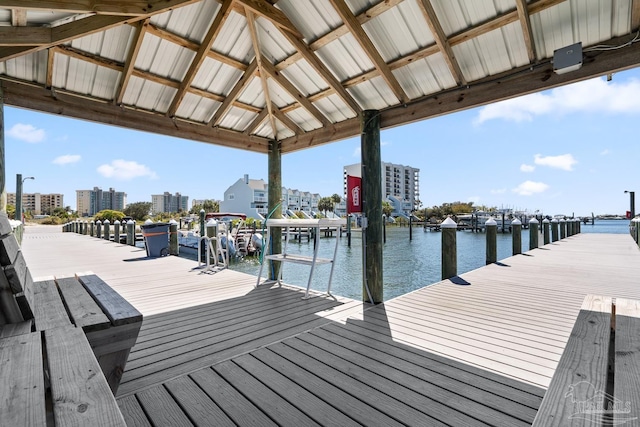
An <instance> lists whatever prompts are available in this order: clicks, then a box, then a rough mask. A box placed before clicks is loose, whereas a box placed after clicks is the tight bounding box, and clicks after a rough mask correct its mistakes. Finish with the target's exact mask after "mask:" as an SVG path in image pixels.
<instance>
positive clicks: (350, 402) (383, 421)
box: [251, 344, 403, 427]
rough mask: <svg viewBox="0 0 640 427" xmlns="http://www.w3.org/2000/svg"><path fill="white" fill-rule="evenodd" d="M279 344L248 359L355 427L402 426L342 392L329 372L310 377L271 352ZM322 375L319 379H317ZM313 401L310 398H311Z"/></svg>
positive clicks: (297, 366)
mask: <svg viewBox="0 0 640 427" xmlns="http://www.w3.org/2000/svg"><path fill="white" fill-rule="evenodd" d="M278 347H279V345H278V344H275V345H273V346H269V347H264V348H260V349H258V350H256V351H254V352H252V353H251V356H253V357H255V358H256V359H257V360H259V361H261V362H262V363H264V364H265V365H267V366H268V367H269V368H270V369H274V370H276V371H277V372H278V373H279V374H280V375H283V376H284V377H286V378H288V379H289V380H291V381H292V382H294V383H295V384H297V385H298V386H299V387H302V388H304V389H305V390H306V391H307V392H309V393H311V394H313V396H315V397H316V398H317V399H319V400H320V401H321V402H325V403H326V404H328V405H330V406H332V407H334V408H336V409H337V410H339V411H341V412H343V413H344V414H347V415H348V416H349V417H351V418H353V419H354V420H355V421H357V422H358V423H360V424H362V425H365V426H369V425H376V424H379V425H384V426H389V427H397V426H401V425H403V424H402V423H400V422H399V421H397V420H395V419H393V418H391V417H389V416H388V415H387V414H385V413H384V412H382V411H381V410H380V409H379V408H376V407H375V406H371V405H369V404H368V402H367V401H363V400H359V399H358V398H357V397H355V396H353V395H352V394H350V393H348V392H346V391H343V390H342V389H341V388H339V387H338V386H337V385H336V384H335V383H334V381H333V378H334V377H333V376H332V375H331V372H330V370H329V369H327V370H326V375H325V373H324V372H322V371H320V372H316V374H315V375H314V374H312V373H310V372H309V371H308V370H306V369H305V368H304V366H301V365H298V364H296V363H294V361H295V357H292V359H287V358H285V357H283V356H281V355H280V354H278V353H276V352H274V350H273V349H274V348H275V349H276V350H277V348H278ZM318 374H321V375H318ZM310 399H312V398H310Z"/></svg>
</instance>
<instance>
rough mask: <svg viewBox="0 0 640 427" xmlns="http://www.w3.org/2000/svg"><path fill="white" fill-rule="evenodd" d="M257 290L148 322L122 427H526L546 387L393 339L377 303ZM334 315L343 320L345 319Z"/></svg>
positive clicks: (125, 394)
mask: <svg viewBox="0 0 640 427" xmlns="http://www.w3.org/2000/svg"><path fill="white" fill-rule="evenodd" d="M301 295H302V291H301V290H298V289H295V288H288V287H283V288H275V287H274V288H268V287H260V288H258V289H257V290H255V292H251V293H249V294H247V295H246V296H244V297H240V298H234V299H231V300H228V301H223V302H216V303H211V304H206V305H202V306H198V307H193V308H189V309H184V310H179V311H175V312H171V313H165V314H164V315H157V316H150V317H148V318H146V319H145V320H144V324H143V327H142V330H141V333H140V337H139V339H138V342H137V344H136V346H135V347H134V349H133V350H132V352H131V356H130V359H129V363H128V365H127V371H126V372H125V375H124V377H123V381H122V384H121V386H120V390H119V398H118V402H119V405H120V408H121V410H122V412H123V414H124V416H125V419H126V420H127V423H128V425H131V426H138V425H180V426H183V425H215V426H224V425H260V426H263V425H304V426H311V425H340V426H347V425H385V426H393V425H444V424H449V425H485V424H491V425H505V426H507V425H508V426H517V425H530V424H531V422H532V421H533V419H534V417H535V414H536V411H537V408H538V407H539V405H540V402H541V400H542V396H543V394H544V390H543V389H542V388H538V387H535V386H533V385H530V384H526V383H522V382H519V381H517V380H514V379H510V378H506V377H504V376H501V375H498V374H495V373H492V372H488V371H486V370H483V369H480V368H477V367H474V366H471V365H468V364H464V363H461V362H458V361H455V360H452V359H449V358H446V357H443V356H440V355H437V354H434V353H432V352H429V351H427V350H426V349H423V348H420V347H418V346H412V345H407V344H405V343H402V342H399V341H397V340H395V339H394V338H393V334H392V332H391V330H392V328H391V327H390V325H389V321H388V319H387V315H386V311H385V306H384V305H380V306H376V307H373V308H371V309H369V310H365V311H364V312H363V311H362V309H363V306H362V303H359V302H355V301H341V302H337V301H334V300H332V299H329V298H323V297H316V298H313V299H311V300H309V301H303V300H301V299H300V296H301ZM346 318H348V319H347V320H346V321H339V319H346Z"/></svg>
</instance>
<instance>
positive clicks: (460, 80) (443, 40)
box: [418, 0, 467, 85]
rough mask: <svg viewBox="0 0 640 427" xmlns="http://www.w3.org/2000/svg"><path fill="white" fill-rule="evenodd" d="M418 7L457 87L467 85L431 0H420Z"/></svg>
mask: <svg viewBox="0 0 640 427" xmlns="http://www.w3.org/2000/svg"><path fill="white" fill-rule="evenodd" d="M418 7H420V10H421V11H422V14H423V15H424V19H425V21H427V25H428V26H429V29H431V33H432V34H433V38H434V40H435V41H436V45H437V46H438V48H439V49H440V52H442V56H443V57H444V60H445V62H446V63H447V66H448V67H449V71H450V72H451V75H453V79H454V80H455V81H456V84H457V85H466V84H467V80H466V79H465V77H464V74H463V73H462V70H461V69H460V64H458V61H457V60H456V56H455V55H454V53H453V49H451V44H450V43H449V41H448V40H447V35H446V34H445V33H444V30H443V29H442V25H440V20H439V19H438V16H437V15H436V11H435V10H434V9H433V6H432V5H431V0H420V1H418Z"/></svg>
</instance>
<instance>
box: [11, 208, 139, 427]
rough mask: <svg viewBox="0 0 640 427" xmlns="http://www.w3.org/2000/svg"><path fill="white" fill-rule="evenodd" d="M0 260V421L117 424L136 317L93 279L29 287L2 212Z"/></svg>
mask: <svg viewBox="0 0 640 427" xmlns="http://www.w3.org/2000/svg"><path fill="white" fill-rule="evenodd" d="M0 263H1V264H2V269H1V270H2V271H1V272H0V340H2V342H1V343H0V405H1V406H0V413H2V417H1V418H2V422H0V424H3V425H4V422H5V415H6V417H8V418H7V419H11V420H15V422H11V423H8V424H7V425H12V426H13V425H20V424H25V425H39V421H40V420H41V417H42V414H41V412H42V411H43V410H44V409H45V408H46V409H47V410H46V411H45V413H46V414H48V415H53V417H54V418H55V420H56V423H58V422H61V423H62V424H59V425H67V424H71V425H123V423H124V422H123V421H122V416H121V415H120V412H119V410H118V408H117V404H116V403H115V399H114V395H115V392H116V391H117V388H118V385H119V383H120V379H121V377H122V373H123V371H124V367H125V364H126V360H127V357H128V355H129V351H130V348H131V347H132V346H133V345H134V344H135V341H136V338H137V336H138V332H139V330H140V326H141V324H142V315H141V314H140V313H139V312H138V311H137V310H136V309H135V308H134V307H133V306H131V304H129V303H128V302H127V301H126V300H125V299H123V298H122V297H121V296H120V295H119V294H118V293H117V292H115V291H114V290H113V289H112V288H111V287H109V286H108V285H107V284H106V283H105V282H104V281H102V280H101V279H100V278H98V277H97V276H96V275H94V274H90V273H84V274H79V275H76V276H74V277H58V278H54V277H51V278H46V279H45V280H42V281H38V282H35V283H34V281H33V279H32V277H31V274H30V273H29V270H28V268H27V265H26V262H25V260H24V257H23V255H22V252H21V251H20V248H19V246H18V244H17V241H16V240H15V237H14V236H13V234H12V233H11V225H10V223H9V221H8V219H7V217H6V215H2V214H0ZM37 367H39V368H41V369H37ZM34 369H35V371H34ZM41 380H42V381H41ZM25 384H28V387H27V388H25V389H24V390H23V391H24V393H16V390H18V388H19V387H22V386H25ZM29 389H31V391H28V390H29ZM25 393H26V394H25ZM14 394H19V395H20V397H14ZM5 402H6V403H5ZM24 405H27V406H24ZM5 406H7V407H5ZM25 408H26V409H29V408H33V412H31V411H30V410H29V411H26V410H25ZM74 411H75V412H74ZM32 419H33V420H38V422H32ZM72 420H75V421H72ZM76 421H78V422H76ZM120 421H122V423H121V422H120ZM42 425H44V424H42Z"/></svg>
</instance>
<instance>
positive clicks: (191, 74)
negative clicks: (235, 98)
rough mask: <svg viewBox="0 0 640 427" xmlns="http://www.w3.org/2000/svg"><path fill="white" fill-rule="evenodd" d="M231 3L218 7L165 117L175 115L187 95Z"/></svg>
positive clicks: (226, 0)
mask: <svg viewBox="0 0 640 427" xmlns="http://www.w3.org/2000/svg"><path fill="white" fill-rule="evenodd" d="M233 1H234V0H224V1H223V2H222V4H221V5H220V9H218V13H217V14H216V17H215V18H214V20H213V23H212V24H211V27H209V31H207V34H206V35H205V36H204V39H203V40H202V43H201V44H200V47H198V51H197V53H196V56H195V57H194V58H193V60H192V61H191V65H190V66H189V70H187V73H186V74H185V76H184V78H183V79H182V83H181V84H180V87H179V88H178V91H177V92H176V94H175V96H174V97H173V101H171V105H170V106H169V110H168V111H167V115H168V116H169V117H173V116H174V115H175V114H176V111H177V110H178V107H179V106H180V103H181V102H182V100H183V99H184V96H185V95H186V93H187V90H188V89H189V87H191V83H192V82H193V79H194V78H195V76H196V74H197V73H198V71H199V70H200V67H201V66H202V63H203V62H204V60H205V58H206V57H207V52H209V51H210V50H211V45H212V44H213V42H214V41H215V39H216V37H218V34H220V30H221V29H222V26H223V25H224V22H225V21H226V20H227V18H228V17H229V13H230V12H231V11H230V6H231V5H232V3H233Z"/></svg>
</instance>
